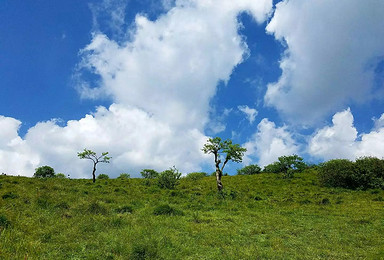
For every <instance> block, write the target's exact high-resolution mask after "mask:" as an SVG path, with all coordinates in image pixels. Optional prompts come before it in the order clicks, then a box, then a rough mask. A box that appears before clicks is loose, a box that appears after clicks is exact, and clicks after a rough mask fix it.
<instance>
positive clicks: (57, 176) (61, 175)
mask: <svg viewBox="0 0 384 260" xmlns="http://www.w3.org/2000/svg"><path fill="white" fill-rule="evenodd" d="M55 177H56V178H58V179H65V178H66V177H65V175H64V173H57V174H56V175H55Z"/></svg>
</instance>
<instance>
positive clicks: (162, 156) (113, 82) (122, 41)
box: [0, 0, 272, 178]
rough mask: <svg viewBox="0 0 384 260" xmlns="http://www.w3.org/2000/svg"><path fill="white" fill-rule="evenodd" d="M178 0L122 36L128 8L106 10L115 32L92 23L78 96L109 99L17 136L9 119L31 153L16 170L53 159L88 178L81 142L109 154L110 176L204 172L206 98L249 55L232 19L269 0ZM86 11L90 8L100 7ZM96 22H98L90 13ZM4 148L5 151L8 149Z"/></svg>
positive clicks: (266, 6)
mask: <svg viewBox="0 0 384 260" xmlns="http://www.w3.org/2000/svg"><path fill="white" fill-rule="evenodd" d="M119 2H120V1H112V0H104V1H103V3H104V5H105V8H104V9H105V10H109V11H111V6H114V4H116V3H119ZM163 3H171V2H169V1H163ZM174 4H175V6H174V7H173V8H170V9H169V11H168V12H167V13H165V14H162V15H161V16H160V17H158V18H157V19H156V20H154V21H151V20H149V19H148V18H146V17H145V16H144V15H142V14H139V15H137V16H136V18H135V21H134V24H133V25H132V26H131V27H130V28H134V29H132V30H130V31H128V32H127V35H123V36H126V37H122V36H121V34H122V33H123V31H121V30H118V29H116V28H117V27H121V26H122V23H123V18H122V15H123V13H122V10H123V9H124V8H125V6H124V5H122V6H121V8H120V9H117V10H116V12H110V15H111V17H112V20H111V24H108V26H107V27H108V30H112V32H113V31H114V32H116V33H115V34H114V33H102V32H101V30H99V28H97V30H96V31H95V32H94V33H93V38H92V41H91V42H90V43H89V44H88V45H87V46H86V47H85V48H84V49H83V50H81V52H80V54H81V62H80V63H79V64H78V67H77V72H76V75H75V77H76V79H77V80H78V88H79V91H80V93H81V95H82V97H83V98H94V99H97V98H101V97H106V96H108V97H109V98H110V99H111V100H112V102H113V104H112V105H111V106H110V107H109V108H105V107H99V108H98V109H97V110H96V112H95V113H93V114H88V115H86V116H84V118H82V119H80V120H73V121H68V122H67V123H66V125H65V126H60V125H59V124H58V123H57V122H56V121H55V120H51V121H48V122H40V123H38V124H37V125H35V126H34V127H32V128H31V129H29V130H28V133H27V134H26V136H25V137H24V138H23V139H21V138H20V137H19V136H18V135H17V131H16V130H15V125H16V126H17V125H18V124H20V122H18V121H17V122H16V123H15V122H13V123H12V124H13V125H12V126H13V130H10V134H8V135H7V137H8V139H9V140H11V139H12V138H16V139H17V140H19V142H20V143H22V144H23V145H24V146H25V147H26V149H27V148H28V149H29V151H28V153H29V154H33V155H34V157H33V158H34V160H33V161H31V162H30V165H31V167H24V168H23V167H22V168H20V174H23V175H29V176H30V175H32V174H33V172H32V171H33V168H34V167H37V166H38V165H44V164H49V165H51V166H53V167H54V168H55V170H56V171H58V172H64V173H66V174H70V175H71V176H72V177H87V178H89V177H90V176H89V167H90V165H89V164H90V163H91V162H87V161H86V160H79V159H78V158H77V152H79V151H81V150H82V149H83V148H88V149H92V150H94V151H95V152H98V153H101V152H105V151H108V152H110V154H111V156H112V157H113V158H112V160H111V164H109V165H107V166H108V168H104V167H106V165H100V166H99V168H98V172H99V173H102V172H103V171H104V169H107V170H106V172H107V173H109V174H111V175H112V176H116V175H118V174H119V173H121V172H130V173H132V174H133V176H137V175H135V174H138V172H139V170H140V169H142V168H147V167H150V168H155V169H157V170H164V169H166V168H168V167H170V166H172V165H175V166H176V167H177V168H179V169H180V170H181V171H183V172H188V171H196V170H199V169H200V167H201V164H202V163H204V162H205V160H206V159H207V157H206V156H205V155H203V154H202V152H201V150H200V149H201V147H202V146H203V144H204V143H205V141H206V139H207V137H206V136H205V135H204V129H205V127H206V126H207V122H209V111H210V105H209V101H210V99H211V98H212V97H213V96H214V95H215V93H216V87H217V84H218V83H219V82H220V81H224V82H226V81H228V80H229V78H230V76H231V73H232V71H233V69H234V68H235V67H236V65H238V64H239V63H241V62H242V61H243V59H244V57H246V55H247V53H248V48H247V45H246V44H245V42H244V39H243V38H242V36H241V35H239V34H238V27H239V22H238V20H237V16H238V15H239V13H241V12H247V13H249V14H250V15H251V16H252V17H253V18H254V19H255V20H256V21H257V22H259V23H261V22H263V21H264V20H265V19H266V18H267V16H268V14H269V13H270V10H271V8H272V0H260V1H252V0H239V1H231V0H226V1H222V0H221V1H219V0H215V1H206V0H179V1H176V2H175V3H174ZM92 8H93V11H94V13H95V14H96V15H99V14H100V12H102V11H103V10H104V9H103V8H96V7H92ZM94 25H95V27H97V26H100V25H101V23H100V22H99V21H98V20H95V21H94ZM114 37H115V38H114ZM127 39H128V40H127ZM89 72H90V73H92V74H93V76H94V77H89ZM90 78H91V79H92V80H90ZM10 124H11V123H10ZM16 128H17V127H16ZM15 131H16V132H15ZM15 133H16V134H15ZM2 146H3V147H0V149H1V151H3V149H5V148H6V149H10V148H7V145H2ZM4 147H5V148H4ZM32 147H33V151H32V150H31V148H32ZM19 150H21V148H20V149H19ZM11 151H13V150H11ZM1 167H2V168H4V166H3V165H2V166H1ZM0 170H1V169H0Z"/></svg>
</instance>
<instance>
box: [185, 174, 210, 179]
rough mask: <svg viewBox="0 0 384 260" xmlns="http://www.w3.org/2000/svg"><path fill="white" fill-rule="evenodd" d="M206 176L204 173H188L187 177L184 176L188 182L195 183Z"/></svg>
mask: <svg viewBox="0 0 384 260" xmlns="http://www.w3.org/2000/svg"><path fill="white" fill-rule="evenodd" d="M206 176H207V174H206V173H205V172H191V173H188V174H187V176H185V178H186V179H188V180H193V181H196V180H199V179H201V178H204V177H206Z"/></svg>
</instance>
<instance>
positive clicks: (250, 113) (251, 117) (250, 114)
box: [237, 106, 258, 124]
mask: <svg viewBox="0 0 384 260" xmlns="http://www.w3.org/2000/svg"><path fill="white" fill-rule="evenodd" d="M237 108H238V109H239V110H240V111H241V112H243V113H244V114H245V115H246V116H247V119H248V121H249V123H250V124H252V123H253V122H254V121H255V118H256V116H257V114H258V112H257V110H256V109H254V108H250V107H249V106H238V107H237Z"/></svg>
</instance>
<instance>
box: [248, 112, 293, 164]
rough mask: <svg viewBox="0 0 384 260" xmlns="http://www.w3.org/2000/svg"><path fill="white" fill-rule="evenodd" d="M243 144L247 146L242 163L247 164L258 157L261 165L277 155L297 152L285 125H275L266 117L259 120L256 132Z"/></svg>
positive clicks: (272, 159) (274, 158)
mask: <svg viewBox="0 0 384 260" xmlns="http://www.w3.org/2000/svg"><path fill="white" fill-rule="evenodd" d="M243 146H244V147H245V148H247V153H246V154H245V157H244V163H245V164H249V163H251V162H253V161H254V160H255V159H254V158H258V164H259V165H261V166H265V165H268V164H270V163H272V162H274V161H276V160H277V158H278V157H279V156H282V155H292V154H297V153H298V151H299V146H298V145H297V144H296V142H295V140H294V138H293V137H292V134H291V133H290V132H289V131H288V129H287V127H286V126H282V127H277V126H276V125H275V123H273V122H271V121H269V120H268V119H267V118H264V119H263V120H261V122H260V123H259V125H258V126H257V131H256V133H255V134H254V135H253V136H252V137H251V138H250V140H249V141H248V142H246V143H245V144H244V145H243Z"/></svg>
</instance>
